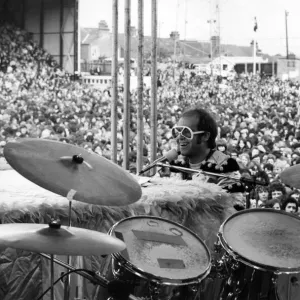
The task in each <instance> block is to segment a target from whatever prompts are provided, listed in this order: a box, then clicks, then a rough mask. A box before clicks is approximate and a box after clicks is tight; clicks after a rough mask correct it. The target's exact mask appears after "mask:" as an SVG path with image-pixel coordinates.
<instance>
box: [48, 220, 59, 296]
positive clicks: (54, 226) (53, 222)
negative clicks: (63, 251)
mask: <svg viewBox="0 0 300 300" xmlns="http://www.w3.org/2000/svg"><path fill="white" fill-rule="evenodd" d="M60 225H61V224H60V221H59V220H55V219H52V220H51V222H50V223H49V229H50V230H58V229H60ZM50 286H51V290H50V293H51V294H50V295H51V296H50V299H51V300H54V255H53V254H51V255H50Z"/></svg>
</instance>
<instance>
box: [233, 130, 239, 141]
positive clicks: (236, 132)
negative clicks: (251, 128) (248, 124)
mask: <svg viewBox="0 0 300 300" xmlns="http://www.w3.org/2000/svg"><path fill="white" fill-rule="evenodd" d="M233 136H234V138H235V139H236V140H238V139H239V138H240V133H239V132H238V131H235V132H234V134H233Z"/></svg>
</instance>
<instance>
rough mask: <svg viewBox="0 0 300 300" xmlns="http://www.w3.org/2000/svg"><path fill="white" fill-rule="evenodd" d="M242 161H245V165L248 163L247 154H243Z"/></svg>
mask: <svg viewBox="0 0 300 300" xmlns="http://www.w3.org/2000/svg"><path fill="white" fill-rule="evenodd" d="M241 162H242V163H243V165H244V166H247V165H248V158H247V157H246V156H245V155H243V156H242V157H241Z"/></svg>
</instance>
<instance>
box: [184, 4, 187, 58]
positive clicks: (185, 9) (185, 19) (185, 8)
mask: <svg viewBox="0 0 300 300" xmlns="http://www.w3.org/2000/svg"><path fill="white" fill-rule="evenodd" d="M186 24H187V0H185V2H184V42H185V43H186ZM183 55H184V59H185V44H184V46H183Z"/></svg>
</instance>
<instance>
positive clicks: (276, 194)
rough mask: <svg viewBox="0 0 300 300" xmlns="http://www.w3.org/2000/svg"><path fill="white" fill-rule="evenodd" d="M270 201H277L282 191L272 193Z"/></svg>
mask: <svg viewBox="0 0 300 300" xmlns="http://www.w3.org/2000/svg"><path fill="white" fill-rule="evenodd" d="M271 194H272V199H279V198H280V197H281V196H282V191H272V193H271Z"/></svg>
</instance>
